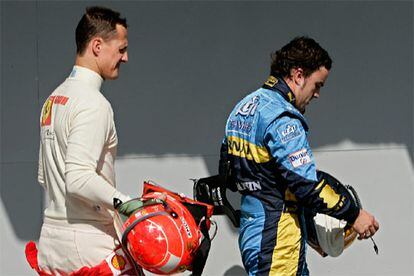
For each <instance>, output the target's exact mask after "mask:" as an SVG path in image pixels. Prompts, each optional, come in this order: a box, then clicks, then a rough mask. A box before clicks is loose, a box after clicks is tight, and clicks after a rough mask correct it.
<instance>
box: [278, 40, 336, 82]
mask: <svg viewBox="0 0 414 276" xmlns="http://www.w3.org/2000/svg"><path fill="white" fill-rule="evenodd" d="M322 66H324V67H325V68H326V69H327V70H330V69H331V67H332V60H331V58H330V57H329V54H328V52H327V51H326V50H325V49H323V48H322V47H321V46H320V45H319V44H318V43H317V42H316V41H315V40H314V39H312V38H309V37H304V36H302V37H296V38H294V39H293V40H292V41H290V42H289V43H288V44H286V45H285V46H283V47H282V48H281V49H280V50H277V51H276V52H274V53H273V54H272V65H271V69H270V74H271V75H272V76H279V77H287V76H289V75H290V70H291V69H294V68H302V69H303V72H304V75H305V77H307V76H309V75H310V74H312V73H313V72H314V71H316V70H318V69H319V68H320V67H322Z"/></svg>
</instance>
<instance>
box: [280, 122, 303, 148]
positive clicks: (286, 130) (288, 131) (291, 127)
mask: <svg viewBox="0 0 414 276" xmlns="http://www.w3.org/2000/svg"><path fill="white" fill-rule="evenodd" d="M277 133H278V135H279V137H280V141H282V143H283V144H285V143H287V142H289V141H291V140H293V139H295V138H298V137H300V136H301V135H302V134H303V131H302V129H301V127H300V126H299V124H298V123H297V122H292V123H287V124H285V125H283V126H281V127H279V128H278V129H277Z"/></svg>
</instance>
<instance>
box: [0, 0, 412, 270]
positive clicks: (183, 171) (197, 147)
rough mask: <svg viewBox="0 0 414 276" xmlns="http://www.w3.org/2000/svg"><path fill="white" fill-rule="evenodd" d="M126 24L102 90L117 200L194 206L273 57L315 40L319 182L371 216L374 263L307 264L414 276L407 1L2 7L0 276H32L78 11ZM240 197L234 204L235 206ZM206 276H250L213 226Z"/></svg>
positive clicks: (312, 119) (369, 252) (223, 231)
mask: <svg viewBox="0 0 414 276" xmlns="http://www.w3.org/2000/svg"><path fill="white" fill-rule="evenodd" d="M96 4H100V5H105V6H108V7H112V8H114V9H116V10H119V11H120V12H121V13H122V14H123V15H124V16H126V17H127V19H128V23H129V25H130V28H129V42H130V43H129V44H130V46H129V58H130V62H129V63H128V64H126V65H124V66H123V67H122V68H121V77H120V79H119V80H117V81H115V82H108V83H105V85H104V94H105V96H106V97H107V98H108V99H109V100H110V101H111V103H112V106H113V109H114V111H115V117H116V118H115V119H116V124H117V129H118V135H119V140H120V143H119V157H118V160H117V164H116V169H117V181H118V186H119V188H120V190H122V191H123V192H126V193H129V194H131V195H139V194H140V193H141V190H142V182H143V180H147V179H151V180H154V181H155V182H157V183H159V184H161V185H163V186H165V187H167V188H170V189H174V190H177V191H179V192H184V193H186V194H187V195H190V196H191V193H192V184H191V181H189V178H197V177H204V176H208V175H212V174H215V173H216V167H217V161H218V151H219V145H220V142H221V138H222V135H223V128H224V124H225V120H226V117H227V115H228V113H229V112H230V110H231V108H232V106H233V105H234V104H235V103H236V102H237V101H238V100H239V99H240V98H241V97H242V96H243V95H245V94H246V93H248V92H250V91H252V90H254V89H256V88H257V87H259V86H260V85H261V83H262V82H263V81H264V80H265V79H266V78H267V74H268V71H269V69H268V68H269V63H270V58H269V56H270V53H271V52H272V51H273V50H275V49H278V48H280V47H281V46H282V45H283V44H285V43H286V42H287V41H289V40H290V39H291V38H293V37H294V36H296V35H309V36H312V37H314V38H315V39H316V40H318V41H319V42H320V43H321V45H322V46H324V47H325V48H326V49H327V50H328V51H329V52H330V54H331V56H332V58H333V60H334V65H333V69H332V70H331V74H330V77H329V79H328V83H327V85H326V87H325V88H324V89H323V91H322V97H321V99H320V100H318V101H317V102H316V103H314V104H312V105H311V106H310V108H308V110H309V111H308V113H307V117H308V119H309V123H310V126H311V145H312V146H313V149H314V152H315V156H316V161H317V164H318V166H319V167H320V168H321V169H324V170H326V171H328V172H331V173H332V174H333V175H335V176H337V177H338V178H339V179H340V180H342V181H343V182H344V183H349V184H352V185H353V186H354V187H355V188H356V189H357V191H358V193H359V195H360V197H361V199H362V202H363V204H364V206H365V207H366V209H368V210H370V211H371V212H372V213H374V214H375V215H376V217H377V218H378V220H379V221H380V223H381V230H380V232H378V234H377V236H376V238H375V239H376V242H377V244H378V246H379V250H380V254H379V255H378V256H377V255H375V254H374V251H373V249H372V244H371V243H370V242H369V241H363V242H361V241H357V242H355V243H354V244H353V246H352V247H351V248H349V249H348V250H347V251H346V252H345V253H344V254H343V255H341V256H340V257H339V258H325V259H322V258H320V257H319V256H317V255H316V254H314V253H313V252H309V254H308V261H309V266H310V270H311V273H312V275H414V268H413V265H412V264H413V263H414V253H413V250H412V248H413V246H414V238H413V234H412V233H413V232H414V231H413V230H414V229H413V228H414V204H413V200H412V198H413V196H414V191H413V189H414V170H413V156H414V154H413V148H414V142H413V136H414V132H413V131H414V126H413V115H414V113H413V104H414V102H413V93H414V89H413V75H414V74H413V72H414V70H413V62H414V60H413V49H414V48H413V33H414V26H413V9H414V8H413V2H412V1H315V2H314V1H291V2H288V1H260V2H254V1H240V2H237V1H226V2H218V1H179V2H167V1H152V2H149V1H117V2H109V1H94V2H93V1H87V2H86V1H76V2H69V1H1V2H0V15H1V16H0V17H1V21H0V22H1V79H0V85H1V90H0V91H1V113H0V116H1V117H0V120H1V136H0V137H1V138H0V139H1V141H0V142H1V172H0V173H1V178H0V179H1V183H0V195H1V204H0V220H1V224H0V234H1V239H0V242H1V243H0V248H1V256H0V275H34V273H33V272H32V271H31V270H30V269H29V266H28V265H27V263H26V261H25V257H24V245H25V243H26V242H27V241H29V240H37V239H38V237H39V231H40V226H41V223H42V211H43V209H44V207H45V206H44V204H45V200H44V195H43V191H42V190H41V188H40V186H39V185H38V184H37V183H36V170H37V151H38V143H39V140H38V139H39V138H38V128H39V126H38V117H39V112H40V107H41V105H42V103H43V101H44V100H45V98H46V97H47V96H48V94H49V93H50V92H51V91H52V90H53V88H54V87H56V86H57V85H58V84H59V83H60V82H62V81H63V80H64V78H65V77H66V76H67V75H68V74H69V73H70V70H71V67H72V65H73V62H74V57H75V42H74V29H75V27H76V24H77V22H78V20H79V19H80V17H81V15H82V13H83V11H84V8H85V7H86V6H89V5H96ZM236 198H237V197H236ZM217 221H218V224H219V233H218V235H217V237H216V239H215V240H214V241H213V245H212V250H211V254H210V256H209V259H208V262H207V267H206V270H205V274H206V275H211V276H216V275H244V272H243V269H242V267H241V261H240V257H239V253H238V249H237V232H236V229H233V228H232V227H231V225H230V223H229V221H228V220H227V219H226V218H225V217H217Z"/></svg>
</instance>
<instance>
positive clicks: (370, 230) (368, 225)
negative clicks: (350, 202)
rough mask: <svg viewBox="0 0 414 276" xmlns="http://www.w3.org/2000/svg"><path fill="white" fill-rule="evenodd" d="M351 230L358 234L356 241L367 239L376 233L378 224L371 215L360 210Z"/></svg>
mask: <svg viewBox="0 0 414 276" xmlns="http://www.w3.org/2000/svg"><path fill="white" fill-rule="evenodd" d="M352 228H353V229H354V230H355V231H356V232H357V233H358V234H359V236H358V239H360V240H362V239H368V238H370V237H372V236H374V234H375V233H376V232H377V231H378V229H379V223H378V221H377V220H376V219H375V217H374V216H373V215H371V214H370V213H368V212H367V211H365V210H363V209H361V210H360V212H359V215H358V217H357V219H356V220H355V222H354V225H352Z"/></svg>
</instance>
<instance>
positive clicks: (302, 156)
mask: <svg viewBox="0 0 414 276" xmlns="http://www.w3.org/2000/svg"><path fill="white" fill-rule="evenodd" d="M288 158H289V161H290V163H291V164H292V166H293V167H294V168H298V167H300V166H303V165H305V164H308V163H310V162H311V158H310V156H309V154H308V151H307V149H301V150H299V151H296V152H294V153H291V154H289V156H288Z"/></svg>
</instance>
